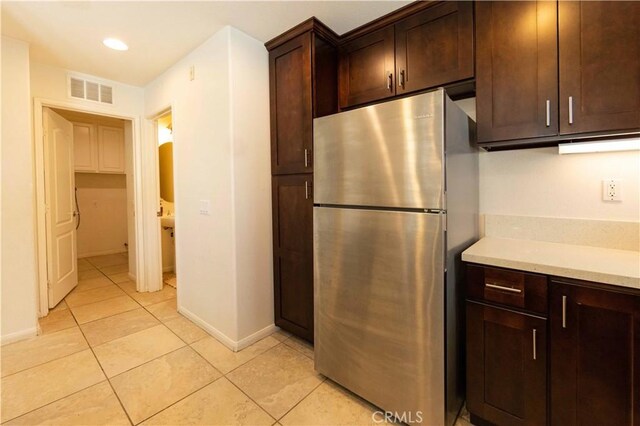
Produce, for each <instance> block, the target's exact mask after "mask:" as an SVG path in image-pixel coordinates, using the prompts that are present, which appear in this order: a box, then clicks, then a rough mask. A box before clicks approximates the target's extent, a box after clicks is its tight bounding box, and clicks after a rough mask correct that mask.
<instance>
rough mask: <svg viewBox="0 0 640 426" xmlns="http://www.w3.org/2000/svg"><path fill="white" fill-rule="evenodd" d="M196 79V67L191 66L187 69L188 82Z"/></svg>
mask: <svg viewBox="0 0 640 426" xmlns="http://www.w3.org/2000/svg"><path fill="white" fill-rule="evenodd" d="M195 79H196V66H195V65H191V66H190V67H189V81H193V80H195Z"/></svg>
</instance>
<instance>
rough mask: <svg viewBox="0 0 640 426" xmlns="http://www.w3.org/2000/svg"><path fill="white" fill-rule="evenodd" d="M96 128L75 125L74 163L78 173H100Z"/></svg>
mask: <svg viewBox="0 0 640 426" xmlns="http://www.w3.org/2000/svg"><path fill="white" fill-rule="evenodd" d="M97 145H98V144H97V141H96V128H95V126H94V125H93V124H85V123H73V156H74V157H73V161H74V165H75V171H77V172H97V171H98V147H97Z"/></svg>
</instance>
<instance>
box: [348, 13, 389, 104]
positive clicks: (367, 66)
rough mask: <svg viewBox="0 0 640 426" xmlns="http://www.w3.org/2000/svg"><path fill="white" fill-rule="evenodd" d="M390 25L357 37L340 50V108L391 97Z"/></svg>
mask: <svg viewBox="0 0 640 426" xmlns="http://www.w3.org/2000/svg"><path fill="white" fill-rule="evenodd" d="M393 40H394V30H393V26H392V25H391V26H389V27H386V28H383V29H381V30H378V31H375V32H373V33H371V34H367V35H364V36H362V37H358V38H357V39H355V40H353V41H350V42H347V43H345V44H344V45H343V46H342V47H341V48H340V60H339V92H340V93H339V97H340V107H342V108H344V107H349V106H353V105H358V104H362V103H366V102H371V101H376V100H380V99H385V98H388V97H390V96H393V95H395V86H394V81H395V80H394V78H393V77H394V76H393V72H394V69H395V58H394V42H393Z"/></svg>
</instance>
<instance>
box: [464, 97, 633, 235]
mask: <svg viewBox="0 0 640 426" xmlns="http://www.w3.org/2000/svg"><path fill="white" fill-rule="evenodd" d="M456 103H457V104H458V105H459V106H460V107H461V108H462V109H464V110H465V111H466V112H467V114H469V115H470V116H471V117H472V118H475V99H465V100H464V101H458V102H456ZM479 163H480V213H481V214H498V215H510V216H542V217H560V218H581V219H602V220H620V221H635V222H637V221H640V152H638V151H632V152H610V153H593V154H567V155H558V148H557V147H553V148H534V149H518V150H512V151H498V152H485V151H481V153H480V162H479ZM603 179H620V180H621V181H622V190H623V200H622V201H621V202H606V201H602V180H603Z"/></svg>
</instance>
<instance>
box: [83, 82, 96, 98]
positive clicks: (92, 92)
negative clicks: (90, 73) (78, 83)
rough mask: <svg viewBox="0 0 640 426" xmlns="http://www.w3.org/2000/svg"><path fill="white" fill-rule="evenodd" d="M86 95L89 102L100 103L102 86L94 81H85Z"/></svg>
mask: <svg viewBox="0 0 640 426" xmlns="http://www.w3.org/2000/svg"><path fill="white" fill-rule="evenodd" d="M84 87H85V95H86V97H87V100H89V101H96V102H100V85H99V84H98V83H94V82H92V81H85V84H84Z"/></svg>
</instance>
